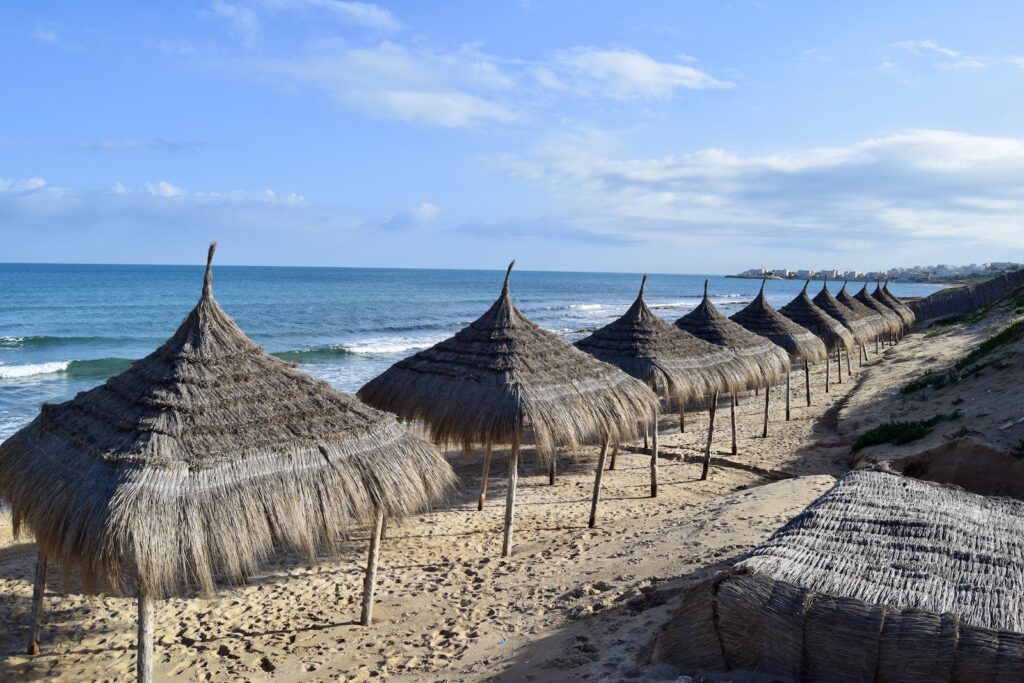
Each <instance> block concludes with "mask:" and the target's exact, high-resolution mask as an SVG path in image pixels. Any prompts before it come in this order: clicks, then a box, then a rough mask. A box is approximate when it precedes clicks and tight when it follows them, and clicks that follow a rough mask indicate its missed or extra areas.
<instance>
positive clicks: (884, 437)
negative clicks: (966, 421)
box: [853, 410, 961, 453]
mask: <svg viewBox="0 0 1024 683" xmlns="http://www.w3.org/2000/svg"><path fill="white" fill-rule="evenodd" d="M960 416H961V413H960V411H959V410H956V411H953V412H952V413H950V414H949V415H943V414H940V415H935V416H933V417H930V418H928V419H927V420H914V421H911V422H903V421H894V422H885V423H883V424H880V425H878V426H877V427H875V428H874V429H869V430H868V431H866V432H864V433H863V434H861V435H860V436H859V437H857V440H856V441H854V442H853V452H854V453H856V452H857V451H859V450H861V449H864V448H868V447H869V446H877V445H879V444H883V443H891V444H896V445H897V446H902V445H903V444H906V443H910V442H911V441H917V440H918V439H921V438H924V437H925V436H928V434H929V433H931V431H932V429H934V428H935V426H936V425H937V424H939V423H940V422H942V421H944V420H957V419H959V418H960Z"/></svg>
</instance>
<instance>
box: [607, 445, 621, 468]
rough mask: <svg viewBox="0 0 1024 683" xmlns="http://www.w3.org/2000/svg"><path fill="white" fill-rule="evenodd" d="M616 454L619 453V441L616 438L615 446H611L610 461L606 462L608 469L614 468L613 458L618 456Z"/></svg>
mask: <svg viewBox="0 0 1024 683" xmlns="http://www.w3.org/2000/svg"><path fill="white" fill-rule="evenodd" d="M618 455H619V442H618V440H616V441H615V446H614V447H613V448H612V457H611V462H610V463H609V464H608V469H610V470H614V469H615V458H616V457H618Z"/></svg>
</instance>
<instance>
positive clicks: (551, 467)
mask: <svg viewBox="0 0 1024 683" xmlns="http://www.w3.org/2000/svg"><path fill="white" fill-rule="evenodd" d="M555 460H556V456H555V455H552V456H551V464H549V465H548V486H554V485H555Z"/></svg>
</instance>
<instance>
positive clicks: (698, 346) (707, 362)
mask: <svg viewBox="0 0 1024 683" xmlns="http://www.w3.org/2000/svg"><path fill="white" fill-rule="evenodd" d="M646 283H647V276H646V275H644V277H643V280H642V281H641V283H640V293H639V294H638V295H637V297H636V301H634V302H633V305H632V306H630V307H629V310H627V311H626V312H625V313H624V314H623V315H622V317H620V318H618V319H617V320H615V321H614V322H612V323H609V324H608V325H605V326H604V327H602V328H601V329H599V330H597V331H595V332H594V333H593V334H591V335H590V336H589V337H585V338H583V339H580V340H579V341H577V342H576V346H577V347H578V348H580V349H583V350H584V351H586V352H587V353H589V354H590V355H592V356H594V357H595V358H597V359H598V360H601V361H604V362H605V363H610V364H611V365H615V366H617V367H619V368H621V369H622V370H624V371H625V372H626V373H628V374H630V375H632V376H633V377H636V378H637V379H639V380H642V381H644V382H646V383H647V384H648V386H650V387H651V388H652V389H653V390H654V391H655V393H657V394H658V395H659V396H662V397H664V398H674V399H676V400H677V401H678V402H679V403H680V405H682V404H683V403H684V402H685V401H689V400H691V399H693V398H697V397H699V396H705V395H708V394H712V393H716V392H718V391H731V390H733V389H736V388H739V387H743V386H744V385H745V384H746V380H747V374H748V370H747V368H746V366H745V365H744V364H743V363H742V362H741V361H740V360H739V358H738V357H737V356H736V354H735V353H733V352H732V351H730V350H729V349H726V348H723V347H721V346H716V345H714V344H710V343H708V342H706V341H704V340H703V339H698V338H697V337H694V336H693V335H692V334H689V333H687V332H684V331H682V330H681V329H679V328H678V327H675V326H674V325H670V324H669V323H667V322H665V321H664V320H662V319H661V318H659V317H658V316H657V315H655V314H654V312H652V311H651V309H650V308H648V307H647V304H646V303H644V285H646ZM652 419H653V422H652V427H651V433H652V444H651V445H652V448H651V497H652V498H653V497H654V496H657V495H658V413H657V412H655V414H654V416H653V418H652Z"/></svg>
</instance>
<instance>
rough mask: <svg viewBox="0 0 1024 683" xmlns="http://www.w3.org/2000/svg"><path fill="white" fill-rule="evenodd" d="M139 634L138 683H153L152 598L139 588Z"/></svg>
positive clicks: (137, 645)
mask: <svg viewBox="0 0 1024 683" xmlns="http://www.w3.org/2000/svg"><path fill="white" fill-rule="evenodd" d="M138 602H139V624H138V627H139V632H138V643H137V644H136V647H137V653H138V661H137V662H136V669H137V674H138V677H137V680H138V681H139V683H153V611H154V610H153V598H152V596H151V595H150V594H149V593H148V592H147V591H146V590H145V589H144V588H139V597H138Z"/></svg>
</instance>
